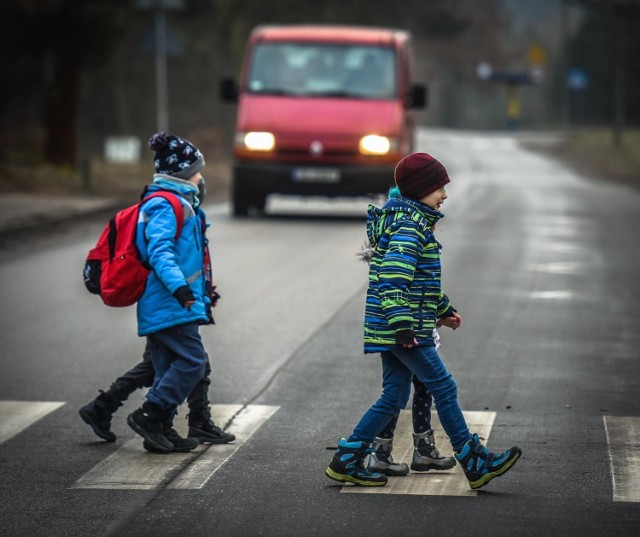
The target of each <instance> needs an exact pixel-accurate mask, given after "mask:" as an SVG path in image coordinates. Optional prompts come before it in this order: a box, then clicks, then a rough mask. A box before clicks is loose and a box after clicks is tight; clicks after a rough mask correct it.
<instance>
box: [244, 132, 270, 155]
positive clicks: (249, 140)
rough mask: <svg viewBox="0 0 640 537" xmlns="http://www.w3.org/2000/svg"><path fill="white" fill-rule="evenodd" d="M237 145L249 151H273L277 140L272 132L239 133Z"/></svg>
mask: <svg viewBox="0 0 640 537" xmlns="http://www.w3.org/2000/svg"><path fill="white" fill-rule="evenodd" d="M236 145H238V146H240V147H244V148H245V149H248V150H249V151H271V150H272V149H273V148H274V147H275V146H276V138H275V136H274V135H273V134H271V133H270V132H239V133H237V134H236Z"/></svg>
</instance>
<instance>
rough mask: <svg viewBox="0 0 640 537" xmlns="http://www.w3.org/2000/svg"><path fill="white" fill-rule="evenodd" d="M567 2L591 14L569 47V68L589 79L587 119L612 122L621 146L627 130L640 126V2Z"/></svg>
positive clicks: (583, 0) (596, 0)
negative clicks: (577, 68)
mask: <svg viewBox="0 0 640 537" xmlns="http://www.w3.org/2000/svg"><path fill="white" fill-rule="evenodd" d="M564 1H565V2H567V3H572V4H576V5H580V6H582V7H584V8H586V9H587V13H586V16H585V18H584V21H583V24H582V25H581V27H580V28H579V30H578V32H577V34H576V36H575V37H574V38H573V39H572V40H571V41H570V42H569V44H568V57H569V61H570V63H571V64H572V65H573V66H580V67H582V68H584V69H585V70H586V72H587V74H588V75H589V88H588V90H587V91H586V92H585V95H584V103H583V105H584V111H583V115H584V119H585V120H590V121H592V122H603V121H610V122H611V125H612V134H613V136H612V141H613V144H614V145H615V146H620V145H622V137H623V128H624V126H625V124H627V123H629V122H633V123H638V122H639V121H640V97H639V96H640V69H639V68H638V61H637V58H638V53H639V52H640V32H639V31H638V29H639V27H640V0H564Z"/></svg>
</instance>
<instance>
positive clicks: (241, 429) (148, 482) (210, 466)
mask: <svg viewBox="0 0 640 537" xmlns="http://www.w3.org/2000/svg"><path fill="white" fill-rule="evenodd" d="M241 408H242V405H212V408H211V411H212V414H213V416H214V419H215V421H216V423H217V424H219V425H223V424H225V423H226V422H227V421H228V420H229V419H230V418H231V417H232V416H234V414H235V413H236V412H238V411H239V410H240V409H241ZM278 408H279V407H277V406H263V405H249V406H248V407H246V408H245V409H244V410H242V412H240V413H239V414H238V415H237V416H236V417H235V418H234V420H233V422H232V423H231V425H230V426H229V428H228V431H229V432H231V433H233V434H235V435H236V440H235V441H234V442H233V443H231V444H221V445H212V446H203V445H201V446H198V447H197V448H196V449H195V450H193V451H191V452H189V453H166V454H155V453H147V452H146V451H145V450H144V448H143V447H142V439H141V438H140V437H136V438H135V439H133V440H130V441H128V442H127V443H125V444H124V445H123V446H122V447H121V448H120V449H118V450H117V451H116V452H115V453H113V454H112V455H110V456H109V457H107V458H106V459H104V460H103V461H101V462H100V463H98V464H97V465H96V466H94V467H93V468H92V469H91V470H89V472H87V473H86V474H84V475H83V476H82V477H81V478H80V479H78V480H77V481H76V482H75V483H74V485H73V486H72V487H71V488H74V489H142V490H150V489H154V488H158V487H160V486H161V485H163V484H167V486H168V488H171V489H199V488H202V487H203V486H204V484H205V483H206V482H207V481H208V480H209V478H210V477H211V476H212V475H213V474H214V473H215V472H216V471H217V470H218V468H220V467H221V466H222V465H223V464H224V463H225V462H227V460H229V458H230V457H231V456H232V455H233V454H234V453H235V452H236V451H237V450H238V449H239V448H240V446H242V445H243V444H244V443H245V442H246V441H247V440H248V439H249V438H250V437H251V435H252V434H253V433H254V432H255V431H257V430H258V429H259V428H260V426H261V425H262V424H263V423H264V422H265V421H266V420H268V419H269V418H270V417H271V416H272V415H273V414H274V413H275V412H276V411H277V410H278ZM174 427H175V429H176V431H178V433H180V434H181V435H182V436H186V434H187V424H186V420H184V419H176V420H175V422H174Z"/></svg>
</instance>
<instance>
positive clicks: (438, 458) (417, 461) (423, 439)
mask: <svg viewBox="0 0 640 537" xmlns="http://www.w3.org/2000/svg"><path fill="white" fill-rule="evenodd" d="M455 465H456V459H455V457H454V456H453V455H447V456H442V455H440V452H439V451H438V449H437V448H436V441H435V438H434V437H433V429H429V430H428V431H425V432H424V433H413V460H412V461H411V469H412V470H413V471H414V472H428V471H429V470H449V469H450V468H453V467H454V466H455Z"/></svg>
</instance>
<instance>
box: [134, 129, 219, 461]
mask: <svg viewBox="0 0 640 537" xmlns="http://www.w3.org/2000/svg"><path fill="white" fill-rule="evenodd" d="M149 147H150V148H151V150H153V151H155V160H154V164H155V170H156V174H155V175H154V178H153V183H152V184H151V185H149V186H148V188H147V195H148V194H152V193H154V192H157V191H159V190H162V191H167V192H171V193H172V194H174V195H175V196H176V197H177V198H178V199H179V200H180V201H181V203H182V206H183V209H184V211H183V212H184V217H183V218H184V221H183V223H182V231H181V233H180V236H179V237H178V238H177V239H176V237H175V235H176V231H177V229H178V228H177V225H178V224H177V221H176V215H175V212H174V210H173V208H172V206H171V204H170V203H169V202H168V201H167V200H166V199H164V198H161V197H155V198H151V199H148V201H146V202H145V201H144V198H143V202H142V205H141V208H140V216H139V220H138V229H137V233H136V246H137V249H138V252H139V254H140V258H141V260H142V261H143V262H145V263H147V264H148V265H149V266H150V267H151V272H150V274H149V277H148V279H147V285H146V288H145V291H144V294H143V295H142V297H141V298H140V300H139V301H138V305H137V317H138V335H139V336H146V337H147V341H148V349H149V352H150V353H151V361H152V363H153V369H154V371H155V378H154V382H153V385H152V386H151V388H150V389H149V391H148V393H147V396H146V401H145V403H144V404H143V405H142V407H141V408H139V409H138V410H136V411H134V412H133V413H131V414H130V415H129V416H128V418H127V423H128V424H129V426H130V427H131V428H132V429H133V430H134V431H135V432H136V433H138V434H139V435H140V436H142V437H143V438H144V440H145V445H146V446H147V447H150V448H151V449H150V450H155V451H162V452H168V451H187V450H189V449H193V448H195V447H196V446H197V445H198V440H197V439H196V438H182V437H180V436H179V435H178V433H177V432H176V431H175V430H174V429H173V428H172V420H173V417H174V415H175V412H176V409H177V408H178V406H179V405H181V404H182V403H183V402H184V401H185V399H186V398H187V396H188V395H189V393H190V392H191V391H192V390H193V388H194V386H196V384H197V383H198V382H199V381H201V380H202V378H203V377H204V374H205V367H206V363H207V354H206V352H205V349H204V346H203V344H202V340H201V339H200V333H199V326H200V325H201V324H207V323H209V322H211V314H210V308H211V305H212V304H211V293H212V289H211V274H210V261H209V256H208V248H207V240H206V237H205V228H206V224H205V222H206V218H205V215H204V212H203V211H202V208H201V207H200V206H201V204H202V201H203V198H204V195H205V184H204V178H203V177H202V173H201V170H202V169H203V168H204V165H205V162H204V157H203V156H202V153H201V152H200V151H199V150H198V149H197V148H196V147H195V146H194V145H193V144H192V143H191V142H189V141H188V140H185V139H183V138H180V137H178V136H175V135H172V134H170V135H166V134H165V133H163V132H159V133H156V134H154V135H153V136H152V137H151V139H150V140H149Z"/></svg>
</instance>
